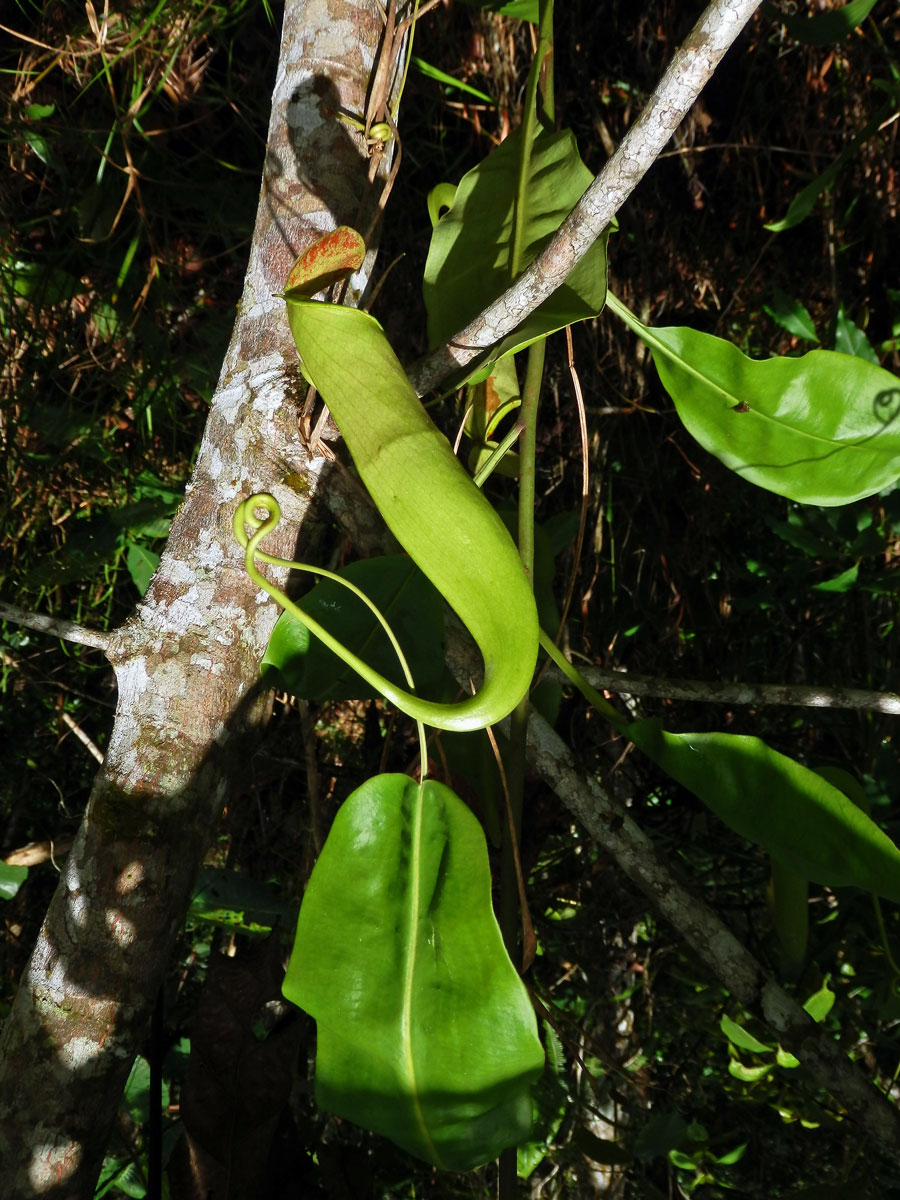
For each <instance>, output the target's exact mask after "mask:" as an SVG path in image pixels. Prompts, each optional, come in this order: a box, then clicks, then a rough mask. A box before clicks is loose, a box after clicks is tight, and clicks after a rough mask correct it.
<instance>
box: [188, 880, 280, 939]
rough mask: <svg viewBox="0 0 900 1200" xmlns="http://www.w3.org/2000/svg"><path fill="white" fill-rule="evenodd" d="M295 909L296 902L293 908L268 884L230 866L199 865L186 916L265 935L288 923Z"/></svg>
mask: <svg viewBox="0 0 900 1200" xmlns="http://www.w3.org/2000/svg"><path fill="white" fill-rule="evenodd" d="M296 911H297V909H296V905H295V906H294V907H293V910H292V909H291V907H290V906H289V905H287V904H285V903H284V901H283V900H282V899H281V896H280V895H279V893H278V890H277V889H276V888H274V887H273V886H272V885H271V884H268V883H259V882H257V881H256V880H253V879H248V878H247V877H246V876H245V875H241V874H239V873H238V872H237V871H233V870H230V869H229V870H226V869H224V868H219V867H201V869H200V871H199V872H198V873H197V880H196V883H195V884H194V891H193V893H192V894H191V903H190V907H189V909H188V915H189V916H190V917H192V918H194V919H195V920H201V921H209V922H210V923H211V924H213V925H219V926H221V927H222V928H225V929H232V930H241V931H242V932H244V933H249V934H266V933H269V932H270V931H271V930H272V929H273V928H274V927H275V926H276V925H278V924H281V925H289V924H290V922H291V921H292V920H293V918H294V916H295V914H296Z"/></svg>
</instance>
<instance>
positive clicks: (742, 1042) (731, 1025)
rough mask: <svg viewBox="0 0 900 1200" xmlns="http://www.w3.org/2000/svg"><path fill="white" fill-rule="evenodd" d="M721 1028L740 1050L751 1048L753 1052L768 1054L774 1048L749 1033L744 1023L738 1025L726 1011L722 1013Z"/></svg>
mask: <svg viewBox="0 0 900 1200" xmlns="http://www.w3.org/2000/svg"><path fill="white" fill-rule="evenodd" d="M719 1028H720V1029H721V1030H722V1032H723V1033H724V1034H725V1036H726V1037H727V1038H728V1040H729V1042H731V1043H732V1045H734V1046H737V1047H738V1049H739V1050H749V1051H751V1052H752V1053H753V1054H768V1053H769V1051H770V1050H771V1049H772V1047H771V1046H767V1045H766V1044H765V1042H760V1041H758V1040H757V1038H755V1037H754V1036H753V1034H752V1033H748V1032H747V1030H746V1029H744V1027H743V1026H742V1025H738V1023H737V1022H736V1021H732V1019H731V1017H729V1016H727V1015H726V1014H725V1013H722V1018H721V1020H720V1021H719Z"/></svg>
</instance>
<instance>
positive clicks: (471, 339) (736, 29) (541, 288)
mask: <svg viewBox="0 0 900 1200" xmlns="http://www.w3.org/2000/svg"><path fill="white" fill-rule="evenodd" d="M759 4H760V0H712V3H711V4H710V5H709V7H708V8H707V9H706V11H705V12H704V14H703V16H702V17H701V18H700V20H699V21H698V22H697V24H696V25H695V26H694V29H693V30H692V32H691V33H690V34H689V36H688V37H687V38H686V39H685V41H684V43H683V44H682V45H681V46H680V47H679V49H678V50H677V51H676V53H675V56H674V57H673V59H672V61H671V62H670V63H669V66H668V68H667V69H666V72H665V74H664V75H663V77H662V79H661V80H660V81H659V84H658V86H657V88H656V90H655V91H654V93H653V95H652V96H651V97H650V99H649V101H648V102H647V105H646V107H645V108H644V111H643V112H642V113H641V115H640V117H639V118H638V119H637V121H636V122H635V123H634V125H633V126H632V127H631V129H629V131H628V133H627V134H626V135H625V137H624V138H623V140H622V143H621V145H620V146H619V148H618V149H617V150H616V152H615V154H614V155H613V156H612V158H611V159H609V161H608V162H607V163H606V165H605V166H604V168H603V170H602V171H601V172H600V174H599V175H598V176H597V178H596V179H595V180H594V182H593V183H592V184H591V186H590V187H589V188H588V190H587V191H586V192H585V193H584V195H583V196H582V197H581V199H580V200H579V201H578V203H577V204H576V205H575V207H574V208H573V209H572V211H571V212H570V213H569V215H568V217H567V218H566V219H565V221H564V222H563V223H562V225H561V226H560V227H559V230H558V231H557V233H556V236H555V237H554V238H553V240H552V241H551V242H550V243H549V244H548V245H547V246H546V247H545V248H544V250H543V251H542V252H541V253H540V254H539V255H538V257H537V258H536V259H535V260H534V262H533V263H532V264H531V266H530V267H528V269H527V270H526V271H525V272H524V273H523V274H522V275H520V276H519V278H518V279H517V280H516V281H515V283H513V284H512V286H511V287H510V288H508V289H507V291H505V292H504V293H503V295H502V296H500V297H499V298H498V299H497V300H495V301H494V302H493V303H492V304H491V305H489V307H488V308H486V309H485V310H484V312H483V313H481V315H480V316H478V317H476V318H475V319H474V320H473V321H471V322H470V323H469V324H468V325H467V326H466V327H465V329H463V330H461V331H460V332H459V333H457V334H456V335H455V336H454V337H452V338H451V339H450V341H449V342H447V343H446V345H443V346H440V347H438V349H437V350H435V351H434V352H433V353H432V354H429V355H428V356H427V357H426V358H424V359H422V360H421V361H420V362H419V363H417V364H415V365H414V366H413V368H412V370H411V371H410V373H409V374H410V379H411V380H412V383H413V386H414V387H415V389H416V391H417V392H418V393H419V395H420V396H421V395H424V394H425V393H426V392H430V391H432V390H434V389H436V388H438V387H439V386H440V385H441V384H442V383H443V382H444V381H445V380H446V379H447V378H448V377H449V376H450V375H452V374H453V372H455V371H458V370H459V369H460V368H461V367H464V366H466V365H467V364H468V363H470V362H471V361H472V360H473V359H474V358H477V357H478V355H479V354H481V353H482V352H483V351H484V350H486V349H488V348H489V347H490V346H493V345H494V344H495V343H497V342H499V341H500V339H501V338H504V337H506V335H507V334H509V333H512V331H513V330H514V329H515V328H516V327H517V326H518V325H520V324H521V322H522V321H523V320H524V319H525V317H527V316H528V314H529V313H531V312H533V311H534V309H536V308H537V307H538V305H539V304H542V303H543V302H544V300H546V299H547V297H548V296H549V295H551V293H553V292H555V291H556V289H557V288H558V287H560V286H561V285H562V284H563V283H564V282H565V280H566V278H567V276H568V275H569V274H570V273H571V271H572V269H573V268H574V267H575V265H576V263H578V262H579V260H580V259H582V258H583V257H584V255H585V254H587V252H588V250H589V249H590V248H591V246H592V245H593V244H594V242H595V241H596V240H597V238H598V237H600V235H601V234H602V233H603V231H604V229H606V227H607V226H608V225H609V223H610V221H611V220H612V218H613V217H614V216H615V215H616V213H617V212H618V211H619V209H620V208H621V207H622V205H623V204H624V203H625V201H626V200H627V199H628V197H629V196H630V195H631V193H632V192H633V191H634V189H635V187H636V186H637V185H638V183H640V181H641V179H643V177H644V175H646V173H647V172H648V171H649V170H650V167H651V166H652V165H653V163H654V162H655V160H656V159H657V157H658V156H659V154H660V153H661V152H662V150H663V149H664V148H665V146H666V143H667V142H668V141H669V139H670V138H671V136H672V134H673V133H674V132H675V130H676V129H677V128H678V126H679V125H680V124H681V122H682V121H683V120H684V118H685V116H686V115H687V112H688V110H689V109H690V108H691V105H693V104H694V102H695V101H696V99H697V97H698V96H699V95H700V93H701V92H702V90H703V88H704V87H705V86H706V84H707V83H708V82H709V79H710V77H711V76H712V74H713V72H714V71H715V69H716V67H717V66H718V65H719V63H720V62H721V61H722V58H723V57H724V55H725V52H726V51H727V50H728V48H729V47H730V46H731V44H732V43H733V42H734V40H735V38H736V37H737V35H738V34H739V33H740V32H741V30H742V29H743V28H744V26H745V25H746V24H747V22H748V21H749V20H750V18H751V17H752V16H753V14H754V12H755V11H756V9H757V8H758V7H759Z"/></svg>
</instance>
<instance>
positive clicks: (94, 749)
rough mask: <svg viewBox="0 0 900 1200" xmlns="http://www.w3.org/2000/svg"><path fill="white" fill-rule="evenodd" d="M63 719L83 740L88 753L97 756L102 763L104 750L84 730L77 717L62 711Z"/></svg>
mask: <svg viewBox="0 0 900 1200" xmlns="http://www.w3.org/2000/svg"><path fill="white" fill-rule="evenodd" d="M62 721H63V724H64V725H68V727H69V729H71V730H72V732H73V733H74V734H75V736H76V737H77V738H78V740H79V742H81V744H82V746H84V748H85V750H87V752H88V754H90V755H91V756H92V758H95V759H96V760H97V762H98V763H102V762H103V751H102V750H101V749H100V747H99V746H98V745H97V743H96V742H94V741H92V740H91V738H90V737H89V736H88V735H87V734H86V733H85V732H84V730H83V729H82V728H81V726H80V725H79V724H78V722H77V721H76V720H75V718H74V717H73V716H71V715H70V714H69V713H67V712H65V711H64V712H63V713H62Z"/></svg>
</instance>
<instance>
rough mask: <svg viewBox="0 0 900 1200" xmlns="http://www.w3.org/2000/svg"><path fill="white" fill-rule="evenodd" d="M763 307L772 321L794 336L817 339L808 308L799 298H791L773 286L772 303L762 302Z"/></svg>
mask: <svg viewBox="0 0 900 1200" xmlns="http://www.w3.org/2000/svg"><path fill="white" fill-rule="evenodd" d="M763 308H764V309H765V311H766V312H767V313H768V314H769V316H770V317H771V318H772V320H773V321H777V323H778V324H779V325H780V326H781V328H782V329H786V330H787V331H788V333H790V334H792V335H793V336H794V337H798V338H803V340H804V341H806V342H817V341H818V340H819V337H818V334H817V333H816V327H815V325H814V324H813V319H812V317H811V316H810V315H809V310H808V309H807V308H806V307H805V305H803V304H801V303H800V301H799V300H792V299H791V297H790V296H789V295H788V294H787V293H786V292H783V291H782V290H781V288H775V290H774V293H773V298H772V303H771V304H764V305H763Z"/></svg>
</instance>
